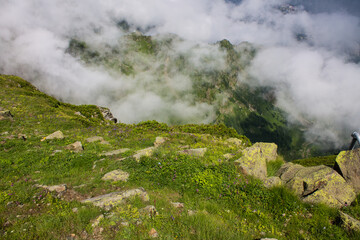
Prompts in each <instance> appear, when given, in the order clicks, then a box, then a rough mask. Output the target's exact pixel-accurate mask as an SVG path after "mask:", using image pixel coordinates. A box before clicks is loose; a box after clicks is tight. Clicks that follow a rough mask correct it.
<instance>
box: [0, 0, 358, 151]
mask: <svg viewBox="0 0 360 240" xmlns="http://www.w3.org/2000/svg"><path fill="white" fill-rule="evenodd" d="M0 4H1V8H0V52H1V56H0V72H2V73H4V74H15V75H20V76H22V77H24V78H26V79H28V80H30V81H32V82H33V83H34V84H35V85H36V86H38V87H39V88H40V89H42V90H45V91H46V92H48V93H50V94H52V95H54V96H56V97H58V98H60V99H62V100H65V101H68V102H74V103H92V104H98V105H104V106H108V107H110V108H111V109H112V110H113V111H114V112H115V114H116V115H117V117H118V118H119V119H120V120H121V121H123V122H137V121H141V120H146V119H157V120H160V121H169V119H171V118H174V117H175V118H176V117H183V121H184V122H186V121H188V122H191V121H195V122H211V121H212V120H213V119H214V112H213V108H212V106H210V105H208V104H206V103H203V104H197V103H194V99H193V98H192V97H191V96H190V95H186V94H185V93H186V92H187V91H190V90H191V88H192V86H191V83H190V82H189V79H188V78H187V77H186V76H183V75H181V74H176V73H170V76H171V77H170V80H169V81H168V82H167V84H170V85H171V88H174V89H176V91H177V92H181V93H183V94H185V95H186V98H184V99H182V100H179V99H177V100H174V101H170V100H169V99H170V97H171V94H170V93H169V94H168V95H163V94H161V93H160V90H159V89H156V87H155V86H157V85H156V84H155V82H156V78H155V77H153V78H151V77H150V78H149V77H146V76H138V77H137V78H132V77H129V76H122V75H114V74H111V73H109V72H108V71H106V70H104V69H101V68H94V67H89V66H86V65H84V64H83V63H82V62H81V61H80V60H79V59H78V58H76V57H74V56H71V55H69V54H68V53H66V49H67V47H68V45H69V41H70V39H73V38H77V39H83V40H84V41H85V42H87V43H89V44H92V45H94V46H100V45H109V46H114V45H119V42H118V39H119V38H121V36H123V34H124V33H123V32H122V31H121V30H120V29H119V27H118V26H117V24H118V23H119V22H121V21H123V20H126V21H127V22H128V23H129V24H130V27H131V28H133V30H135V29H140V30H141V31H143V32H144V33H145V34H149V35H153V36H156V35H158V34H168V33H171V34H176V35H178V36H180V37H181V38H184V39H186V43H182V44H180V45H179V46H177V48H176V49H177V50H178V51H183V52H189V51H190V52H191V54H192V55H193V61H194V64H200V63H201V59H203V56H206V55H208V54H209V53H214V51H215V53H214V54H215V55H216V56H217V59H218V60H219V62H215V63H213V64H212V65H211V66H212V67H215V66H221V65H222V62H223V61H224V59H223V57H224V56H223V55H221V53H220V52H218V53H216V50H214V48H212V47H205V45H207V46H210V45H208V43H215V42H217V41H220V40H222V39H228V40H230V41H231V42H232V43H233V44H239V43H241V42H244V41H247V42H250V43H252V44H254V45H256V46H257V47H258V48H259V50H258V52H257V55H256V57H255V59H254V61H253V62H252V65H251V67H250V68H249V69H248V71H249V74H250V76H251V78H250V79H251V81H252V84H259V85H265V86H272V87H274V88H275V89H276V93H277V99H278V102H277V104H278V106H279V107H281V108H282V109H284V110H285V111H286V112H288V113H289V118H290V119H291V120H292V121H294V122H296V121H300V122H301V121H303V122H304V121H305V120H304V119H307V120H309V121H307V122H308V125H309V129H310V131H309V134H308V136H309V137H310V138H312V139H317V140H319V141H324V142H332V143H337V144H340V143H341V142H343V140H344V138H345V137H346V136H349V134H350V133H351V132H352V131H354V130H358V129H359V128H360V122H359V120H358V119H360V111H357V105H356V104H357V100H358V93H359V90H360V83H359V76H360V66H359V64H358V63H357V62H358V61H359V59H360V24H359V23H360V22H359V20H360V17H359V14H358V13H359V12H360V11H359V9H360V6H359V4H358V3H356V1H353V0H347V1H345V0H343V1H335V0H327V1H320V0H317V1H315V0H314V1H307V0H293V1H290V0H242V1H239V0H232V1H230V0H228V1H225V0H212V1H208V0H197V1H193V0H151V1H149V0H132V1H127V0H105V1H96V0H77V1H75V0H53V1H46V0H0ZM288 4H293V5H288ZM197 44H200V45H199V46H200V47H194V46H197ZM199 59H200V60H199ZM150 60H151V59H150ZM147 64H149V65H150V66H153V65H156V60H154V61H151V62H150V63H147ZM198 66H199V67H201V64H200V65H198ZM156 69H157V68H153V70H154V71H155V70H156ZM149 72H151V70H150V71H149ZM149 72H147V73H149ZM155 72H156V71H155ZM242 80H243V79H242ZM249 81H250V80H249ZM149 85H153V87H148V86H149ZM114 89H116V91H115V90H114ZM107 92H113V94H118V98H117V99H116V101H114V98H113V97H109V96H107V94H106V93H107ZM114 92H115V93H114ZM124 92H126V93H127V94H124V96H123V97H121V96H122V95H121V94H123V93H124ZM193 116H196V117H195V118H194V117H193ZM344 136H345V137H344Z"/></svg>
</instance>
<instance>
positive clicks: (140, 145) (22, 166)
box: [0, 75, 360, 240]
mask: <svg viewBox="0 0 360 240" xmlns="http://www.w3.org/2000/svg"><path fill="white" fill-rule="evenodd" d="M0 96H1V98H0V107H1V108H3V109H6V110H10V112H11V113H12V115H13V118H9V119H3V120H0V147H1V151H0V169H1V172H0V236H1V239H12V240H13V239H71V238H73V239H98V238H102V239H149V238H150V235H149V233H150V232H151V230H152V229H155V230H156V232H157V234H158V238H159V239H258V238H262V237H275V238H277V239H358V238H359V237H360V235H359V233H356V232H350V231H347V230H345V229H344V228H343V227H342V226H341V224H340V223H339V222H338V217H339V216H338V211H337V210H335V209H331V208H329V207H326V206H322V205H309V204H304V203H303V202H301V200H300V199H299V198H298V197H296V196H295V195H294V194H293V193H291V192H289V191H288V190H286V189H285V188H282V187H276V188H272V189H266V188H265V187H264V186H263V185H262V183H261V182H260V181H259V180H257V179H254V178H252V177H248V176H244V175H242V174H239V173H238V172H237V170H236V168H235V167H234V165H233V161H235V160H236V159H238V158H240V157H241V155H242V153H241V150H242V148H244V147H246V146H248V145H250V144H251V143H250V141H249V140H248V139H247V138H246V137H245V136H241V135H239V134H238V133H237V132H236V131H235V130H234V129H231V128H227V127H226V126H225V125H194V124H192V125H180V126H168V125H166V124H164V123H158V122H156V121H147V122H142V123H140V124H137V125H127V124H122V123H120V124H114V123H112V122H110V121H105V120H104V119H103V117H102V115H101V113H100V112H99V110H98V108H97V107H96V106H74V105H70V104H64V103H61V102H59V101H57V100H56V99H54V98H52V97H49V96H47V95H45V94H43V93H41V92H39V91H37V90H36V89H35V88H34V87H33V86H32V85H30V84H29V83H27V82H26V81H24V80H22V79H20V78H18V77H14V76H6V75H0ZM76 112H80V113H81V114H82V115H83V116H84V117H82V116H79V115H77V114H75V113H76ZM57 130H61V131H62V132H63V133H64V135H65V138H64V139H57V140H45V141H41V140H43V139H44V137H46V136H47V135H49V134H51V133H53V132H55V131H57ZM93 136H101V137H103V138H104V140H105V141H107V143H108V144H102V143H101V142H87V141H86V139H87V138H89V137H93ZM159 136H161V137H164V138H166V141H165V142H164V143H163V144H162V145H160V146H159V147H157V148H156V149H155V150H154V153H153V154H152V155H151V156H147V157H142V158H141V159H140V160H139V161H136V160H135V159H134V158H133V157H132V155H133V154H134V153H135V152H136V151H137V150H140V149H144V148H147V147H151V146H153V143H154V141H155V139H156V138H157V137H159ZM234 137H235V138H238V139H241V140H242V142H243V147H239V146H236V145H233V144H228V143H226V142H225V140H226V139H228V138H234ZM75 141H81V142H82V144H83V146H84V150H83V151H81V152H74V151H71V150H66V149H65V146H67V145H68V144H71V143H74V142H75ZM123 148H129V149H130V150H129V151H127V152H124V153H121V154H119V155H113V156H102V155H101V154H102V153H103V152H108V151H111V150H115V149H123ZM196 148H207V151H206V153H205V154H204V156H192V155H188V154H184V153H182V152H181V151H182V150H183V149H196ZM225 154H227V156H229V155H230V156H231V157H230V158H229V157H225ZM282 162H283V160H282V159H281V157H280V158H279V159H278V160H277V161H275V162H274V163H271V164H269V166H268V169H269V175H273V173H274V172H275V171H276V170H277V169H278V168H279V167H280V165H281V164H282ZM116 169H122V170H123V171H126V172H128V173H129V174H130V177H129V180H128V181H127V182H121V181H117V182H109V181H103V180H101V178H102V177H103V176H104V174H105V173H107V172H110V171H112V170H116ZM36 184H39V185H48V186H51V185H57V184H66V185H67V190H66V191H65V192H61V193H57V192H50V191H49V190H46V189H44V188H41V187H37V186H36ZM138 187H143V188H144V189H145V190H146V191H147V193H148V194H149V196H150V201H149V202H143V201H142V200H141V199H139V198H138V197H135V198H130V199H127V200H126V201H125V202H124V203H123V204H120V205H118V206H116V207H114V208H113V209H111V210H105V209H102V208H99V207H95V206H92V205H91V204H84V203H81V202H80V200H82V199H85V198H88V197H91V196H98V195H102V194H105V193H110V192H114V191H122V190H127V189H132V188H138ZM172 202H181V203H183V204H184V206H183V207H180V208H176V207H174V206H173V204H172ZM358 202H359V197H358V200H357V201H355V203H354V204H353V205H352V206H348V207H346V208H345V209H343V211H345V212H347V213H349V214H351V215H352V216H354V217H357V218H359V217H360V216H359V214H358V213H359V206H358ZM148 205H153V206H154V207H155V209H156V212H151V211H150V212H149V211H145V210H144V208H145V207H146V206H148ZM99 216H103V217H100V218H99ZM96 219H98V220H99V221H98V224H95V223H94V222H95V220H96Z"/></svg>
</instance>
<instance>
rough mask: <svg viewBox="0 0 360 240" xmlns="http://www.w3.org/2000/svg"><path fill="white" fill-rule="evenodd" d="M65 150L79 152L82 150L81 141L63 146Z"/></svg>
mask: <svg viewBox="0 0 360 240" xmlns="http://www.w3.org/2000/svg"><path fill="white" fill-rule="evenodd" d="M65 149H66V150H70V151H74V152H81V151H83V150H84V147H83V146H82V144H81V142H79V141H77V142H74V143H72V144H69V145H67V146H66V147H65Z"/></svg>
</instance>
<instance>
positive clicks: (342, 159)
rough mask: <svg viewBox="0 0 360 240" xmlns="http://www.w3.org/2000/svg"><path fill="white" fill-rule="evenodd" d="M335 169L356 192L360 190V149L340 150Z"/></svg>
mask: <svg viewBox="0 0 360 240" xmlns="http://www.w3.org/2000/svg"><path fill="white" fill-rule="evenodd" d="M334 169H335V170H336V171H337V172H338V173H339V174H340V175H341V176H343V178H344V179H345V180H346V182H348V183H349V184H350V185H351V186H352V187H353V188H354V189H355V191H356V193H359V192H360V149H355V150H350V151H342V152H340V153H339V154H338V156H337V157H336V161H335V166H334Z"/></svg>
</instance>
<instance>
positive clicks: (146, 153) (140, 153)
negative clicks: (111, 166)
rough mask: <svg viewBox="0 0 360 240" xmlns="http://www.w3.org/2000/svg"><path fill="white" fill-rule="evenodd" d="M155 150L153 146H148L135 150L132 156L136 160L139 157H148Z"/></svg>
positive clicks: (138, 159)
mask: <svg viewBox="0 0 360 240" xmlns="http://www.w3.org/2000/svg"><path fill="white" fill-rule="evenodd" d="M154 150H155V147H149V148H145V149H142V150H139V151H137V152H136V153H135V154H134V155H133V157H134V158H135V159H136V161H140V158H141V157H150V156H151V155H152V154H153V152H154Z"/></svg>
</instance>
